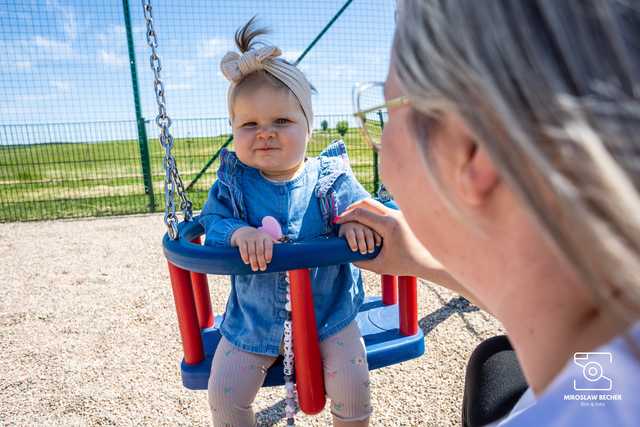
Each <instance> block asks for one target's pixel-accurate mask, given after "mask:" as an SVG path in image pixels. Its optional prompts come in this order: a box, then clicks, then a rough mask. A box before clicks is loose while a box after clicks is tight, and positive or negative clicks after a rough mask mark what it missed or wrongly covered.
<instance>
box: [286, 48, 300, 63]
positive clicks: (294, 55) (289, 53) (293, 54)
mask: <svg viewBox="0 0 640 427" xmlns="http://www.w3.org/2000/svg"><path fill="white" fill-rule="evenodd" d="M300 55H302V51H301V50H285V51H284V52H282V57H283V58H284V59H286V60H287V61H289V62H295V61H296V60H297V59H298V58H299V57H300Z"/></svg>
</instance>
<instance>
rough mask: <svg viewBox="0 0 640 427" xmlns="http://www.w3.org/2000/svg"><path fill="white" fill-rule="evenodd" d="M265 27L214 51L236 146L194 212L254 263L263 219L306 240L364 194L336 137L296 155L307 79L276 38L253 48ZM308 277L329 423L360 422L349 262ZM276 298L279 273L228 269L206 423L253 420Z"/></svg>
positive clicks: (270, 355)
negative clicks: (314, 153) (312, 154)
mask: <svg viewBox="0 0 640 427" xmlns="http://www.w3.org/2000/svg"><path fill="white" fill-rule="evenodd" d="M265 33H266V31H265V30H264V29H256V28H255V25H254V20H253V19H252V20H250V21H249V22H248V23H247V24H246V25H245V26H244V27H242V28H241V29H240V30H238V32H236V37H235V40H236V44H237V46H238V48H239V50H240V52H241V54H238V53H235V52H229V53H227V54H226V55H225V57H224V58H223V59H222V62H221V69H222V72H223V74H224V76H225V77H226V78H227V79H228V80H230V82H231V84H230V87H229V92H228V107H229V116H230V118H231V125H232V128H233V137H234V146H235V152H230V151H226V150H224V151H223V152H222V154H221V157H220V159H221V160H220V168H219V169H218V179H217V180H216V182H215V183H214V185H213V187H212V188H211V190H210V192H209V196H208V199H207V202H206V204H205V206H204V208H203V210H202V214H201V216H200V222H201V224H202V225H203V227H204V228H205V232H206V244H208V245H232V246H237V247H238V248H239V250H240V255H241V256H242V259H243V261H244V262H245V263H246V264H250V265H251V269H252V270H253V271H258V270H260V271H264V270H266V268H267V264H269V262H271V258H272V254H273V244H274V238H273V237H272V236H271V235H269V234H267V233H266V232H264V231H262V230H260V229H258V227H260V226H261V224H262V219H263V218H264V217H266V216H271V217H273V218H275V219H276V220H277V221H278V222H279V224H280V225H281V227H282V234H283V235H284V237H285V238H286V239H287V240H293V241H300V240H309V239H313V238H316V237H319V236H322V235H326V234H330V233H334V232H335V231H337V226H336V225H334V222H333V220H334V218H335V217H336V216H337V215H339V214H340V213H341V212H342V211H343V210H344V209H346V208H347V207H348V206H349V205H350V204H352V203H354V202H356V201H358V200H361V199H363V198H366V197H369V194H368V193H367V191H366V190H365V189H364V188H363V187H362V186H361V185H360V184H359V183H358V181H357V180H356V179H355V177H354V176H353V174H352V172H351V169H350V167H349V165H348V159H347V155H346V149H345V145H344V143H343V142H342V141H335V142H333V143H332V144H331V145H329V146H328V147H327V148H326V149H325V150H324V151H323V152H322V153H321V154H320V156H319V157H317V158H306V157H305V151H306V147H307V143H308V141H309V138H310V136H311V131H312V125H313V112H312V107H311V91H312V87H311V85H310V84H309V82H308V81H307V79H306V78H305V76H304V74H302V72H301V71H300V70H298V68H296V67H295V66H294V65H292V64H290V63H288V62H287V61H285V60H284V59H282V58H280V57H279V55H280V54H281V52H280V50H279V49H278V48H276V47H273V46H268V45H264V44H261V45H260V47H257V46H256V43H255V42H254V39H255V38H256V36H259V35H262V34H265ZM338 234H339V236H343V237H345V238H346V239H347V241H348V244H349V246H350V247H351V249H352V250H354V251H355V250H358V251H360V252H361V253H367V252H372V251H373V250H374V246H375V245H379V244H380V236H378V235H377V234H375V233H374V232H373V231H372V230H370V229H369V228H367V227H365V226H363V225H361V224H358V223H347V224H343V225H341V226H340V227H339V232H338ZM276 243H277V242H276ZM311 279H312V288H313V299H314V308H315V310H314V311H315V316H316V322H317V328H318V335H319V338H320V341H321V342H320V351H321V355H322V359H323V369H324V381H325V387H326V392H327V395H328V396H329V398H330V400H331V413H332V414H333V421H334V425H336V426H360V425H367V424H368V420H369V416H370V414H371V406H370V392H369V370H368V366H367V359H366V350H365V347H364V342H363V340H362V336H361V334H360V330H359V329H358V326H357V324H356V322H355V317H356V314H357V313H358V309H359V308H360V305H361V304H362V301H363V298H364V290H363V285H362V277H361V273H360V270H359V269H357V268H356V267H354V266H352V265H351V264H343V265H336V266H331V267H322V268H315V269H312V270H311ZM286 304H287V276H286V273H284V272H283V273H264V274H254V275H237V276H232V278H231V293H230V296H229V300H228V302H227V308H226V312H225V318H224V320H223V322H222V324H221V325H220V332H221V333H222V339H221V341H220V343H219V345H218V347H217V350H216V353H215V355H214V358H213V364H212V367H211V376H210V379H209V387H208V389H209V404H210V407H211V412H212V417H213V423H214V425H215V426H234V427H244V426H253V425H255V422H256V420H255V414H254V412H253V408H252V402H253V401H254V399H255V397H256V394H257V392H258V390H259V389H260V387H261V385H262V383H263V381H264V378H265V375H266V372H267V369H268V368H269V367H270V366H271V365H272V364H273V363H274V361H275V360H276V358H277V357H278V356H279V355H280V354H282V350H281V349H282V342H283V334H284V323H285V320H286V319H287V314H288V313H287V310H285V305H286ZM290 410H292V408H288V412H289V411H290ZM287 415H288V416H289V415H291V414H289V413H288V414H287Z"/></svg>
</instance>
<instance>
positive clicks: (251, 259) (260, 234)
mask: <svg viewBox="0 0 640 427" xmlns="http://www.w3.org/2000/svg"><path fill="white" fill-rule="evenodd" d="M231 245H232V246H237V247H238V249H240V256H241V257H242V261H244V263H245V264H251V270H253V271H258V269H260V271H265V270H266V269H267V264H268V263H270V262H271V257H272V256H273V238H272V237H271V236H270V235H268V234H267V233H265V232H264V231H260V230H258V229H256V228H253V227H240V228H238V229H237V230H236V231H234V232H233V234H232V235H231Z"/></svg>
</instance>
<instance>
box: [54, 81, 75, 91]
mask: <svg viewBox="0 0 640 427" xmlns="http://www.w3.org/2000/svg"><path fill="white" fill-rule="evenodd" d="M49 84H50V85H51V87H53V88H55V89H57V90H58V92H70V91H71V82H69V81H65V80H52V81H50V82H49Z"/></svg>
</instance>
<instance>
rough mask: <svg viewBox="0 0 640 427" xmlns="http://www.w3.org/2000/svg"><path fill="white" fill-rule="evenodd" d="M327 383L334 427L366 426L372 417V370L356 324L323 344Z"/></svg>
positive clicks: (321, 348) (325, 380) (351, 324)
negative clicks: (370, 384)
mask: <svg viewBox="0 0 640 427" xmlns="http://www.w3.org/2000/svg"><path fill="white" fill-rule="evenodd" d="M320 351H321V352H322V359H323V362H324V383H325V388H326V390H327V395H328V396H329V398H330V399H331V413H332V414H333V425H334V426H350V427H351V426H352V427H355V426H367V425H368V424H369V416H370V415H371V411H372V408H371V396H370V392H369V366H368V364H367V355H366V349H365V347H364V341H363V339H362V335H361V334H360V329H359V328H358V324H357V323H356V322H355V321H353V322H351V323H350V324H349V326H347V327H346V328H344V329H343V330H341V331H340V332H338V333H337V334H336V335H334V336H332V337H329V338H327V339H326V340H324V341H323V342H322V343H320Z"/></svg>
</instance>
